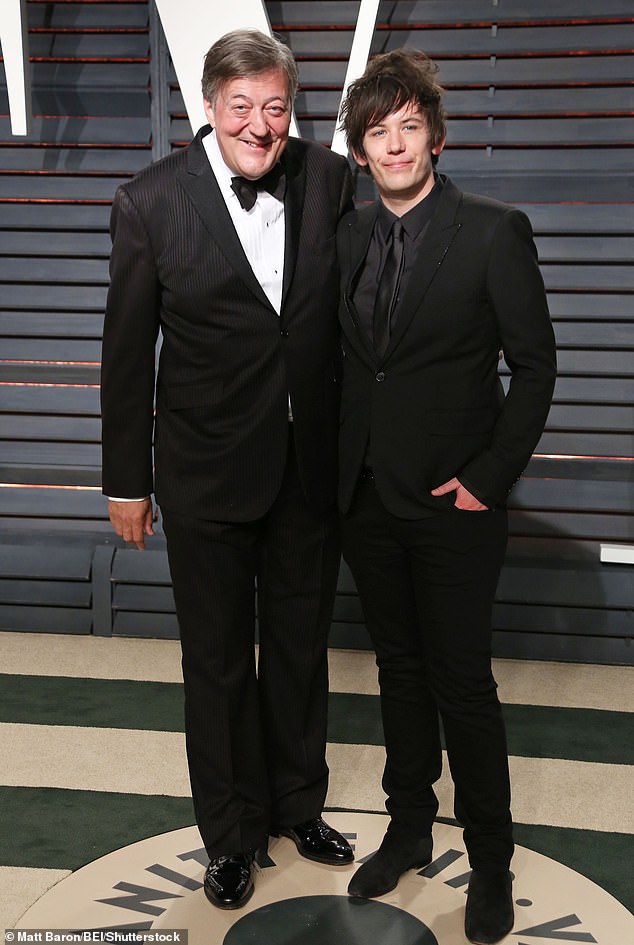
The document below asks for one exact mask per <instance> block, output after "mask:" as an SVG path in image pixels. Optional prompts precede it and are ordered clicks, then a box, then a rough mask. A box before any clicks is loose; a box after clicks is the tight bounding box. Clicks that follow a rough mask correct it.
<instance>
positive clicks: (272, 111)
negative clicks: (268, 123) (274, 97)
mask: <svg viewBox="0 0 634 945" xmlns="http://www.w3.org/2000/svg"><path fill="white" fill-rule="evenodd" d="M267 112H268V113H269V115H273V117H274V118H279V117H280V116H281V115H285V114H286V108H285V107H284V105H269V107H268V108H267Z"/></svg>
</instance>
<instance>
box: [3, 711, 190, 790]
mask: <svg viewBox="0 0 634 945" xmlns="http://www.w3.org/2000/svg"><path fill="white" fill-rule="evenodd" d="M0 757H3V758H5V761H6V759H11V763H10V764H6V763H5V767H4V770H3V771H2V772H1V773H0V783H2V784H5V785H12V786H16V787H17V786H19V785H23V786H25V787H55V788H71V789H74V790H83V791H113V792H115V793H119V794H121V793H123V794H126V793H133V794H167V795H170V796H172V797H188V796H189V795H190V788H189V778H188V774H187V762H186V757H185V736H184V735H183V734H182V733H181V732H144V731H139V730H137V729H113V728H81V727H79V726H72V725H67V726H57V725H24V724H17V723H3V724H1V725H0Z"/></svg>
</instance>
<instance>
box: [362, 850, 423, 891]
mask: <svg viewBox="0 0 634 945" xmlns="http://www.w3.org/2000/svg"><path fill="white" fill-rule="evenodd" d="M430 863H431V857H430V858H429V859H428V860H425V862H424V863H412V865H411V866H408V867H407V869H405V870H403V872H402V873H401V875H400V876H399V878H398V879H397V880H396V882H395V883H394V885H393V886H390V887H389V888H388V889H383V890H382V891H381V892H378V893H375V894H374V895H373V896H362V895H360V894H359V893H353V892H350V890H349V889H348V896H349V897H350V899H379V898H380V897H381V896H387V894H388V893H391V892H393V890H395V889H396V887H397V886H398V884H399V882H400V880H401V879H402V878H403V876H405V873H407V872H408V871H409V870H422V869H423V867H425V866H429V864H430Z"/></svg>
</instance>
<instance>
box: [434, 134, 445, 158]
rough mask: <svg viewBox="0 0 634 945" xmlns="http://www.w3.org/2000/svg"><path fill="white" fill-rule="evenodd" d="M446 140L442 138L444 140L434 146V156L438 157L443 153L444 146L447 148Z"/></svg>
mask: <svg viewBox="0 0 634 945" xmlns="http://www.w3.org/2000/svg"><path fill="white" fill-rule="evenodd" d="M445 140H446V139H445V138H444V137H442V138H441V139H440V141H439V142H438V144H435V145H434V146H433V148H432V149H431V153H432V154H435V155H436V157H438V155H439V154H440V152H441V151H442V149H443V148H444V146H445Z"/></svg>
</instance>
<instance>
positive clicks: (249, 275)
mask: <svg viewBox="0 0 634 945" xmlns="http://www.w3.org/2000/svg"><path fill="white" fill-rule="evenodd" d="M207 133H208V131H207V129H205V128H203V129H201V131H199V132H198V134H197V135H196V137H195V138H194V140H193V141H192V143H191V144H190V145H189V147H188V148H187V168H186V170H179V171H177V174H176V176H177V179H178V181H179V183H180V184H181V186H182V187H183V188H184V190H185V191H186V192H187V194H188V195H189V197H190V199H191V201H192V202H193V204H194V206H195V207H196V210H197V212H198V214H199V216H200V218H201V219H202V221H203V224H204V226H205V229H206V230H207V231H208V233H209V235H210V236H211V238H212V239H213V240H214V242H215V243H216V244H217V246H218V248H219V249H220V251H221V252H222V254H223V255H224V257H225V258H226V260H227V262H228V263H229V264H230V265H231V266H232V268H233V269H234V270H235V272H237V274H238V275H239V276H240V278H241V279H242V280H243V281H244V282H245V283H246V285H247V286H248V287H249V289H250V290H251V292H252V293H253V294H254V295H255V296H256V297H257V298H258V300H259V301H260V302H262V303H263V304H264V305H266V306H268V308H270V309H271V311H272V312H274V309H273V307H272V305H271V303H270V302H269V300H268V298H267V297H266V294H265V293H264V291H263V290H262V286H261V285H260V283H259V282H258V280H257V279H256V277H255V275H254V274H253V270H252V269H251V266H250V265H249V260H248V259H247V257H246V256H245V253H244V250H243V248H242V244H241V242H240V240H239V239H238V234H237V233H236V231H235V227H234V225H233V221H232V219H231V215H230V213H229V211H228V210H227V205H226V204H225V202H224V199H223V196H222V194H221V193H220V188H219V187H218V183H217V181H216V178H215V175H214V173H213V171H212V170H211V165H210V163H209V159H208V157H207V154H206V152H205V149H204V147H203V145H202V138H203V137H204V135H205V134H207ZM275 314H277V313H275Z"/></svg>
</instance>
